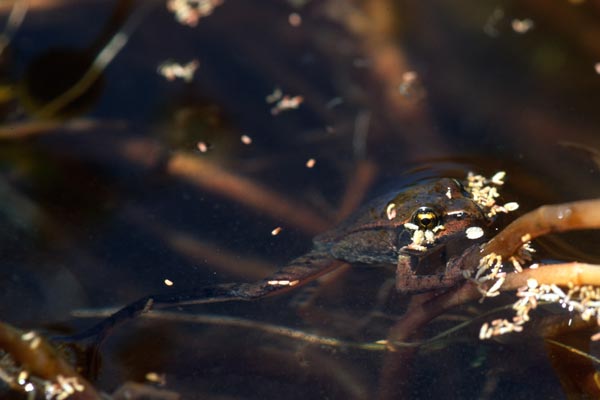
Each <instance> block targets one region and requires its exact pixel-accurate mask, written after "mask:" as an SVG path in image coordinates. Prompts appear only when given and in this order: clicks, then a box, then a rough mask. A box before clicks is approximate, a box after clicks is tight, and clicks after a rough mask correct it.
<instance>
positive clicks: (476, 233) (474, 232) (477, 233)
mask: <svg viewBox="0 0 600 400" xmlns="http://www.w3.org/2000/svg"><path fill="white" fill-rule="evenodd" d="M465 233H466V234H467V239H471V240H475V239H479V238H480V237H482V236H483V229H481V228H480V227H479V226H472V227H470V228H467V230H466V231H465Z"/></svg>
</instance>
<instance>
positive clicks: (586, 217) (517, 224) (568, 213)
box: [481, 199, 600, 257]
mask: <svg viewBox="0 0 600 400" xmlns="http://www.w3.org/2000/svg"><path fill="white" fill-rule="evenodd" d="M599 228H600V199H594V200H582V201H575V202H572V203H564V204H557V205H551V206H542V207H540V208H537V209H535V210H533V211H531V212H529V213H527V214H525V215H523V216H521V217H519V218H518V219H516V220H515V221H513V222H512V223H511V224H510V225H508V226H507V227H506V228H504V229H503V230H502V232H500V233H499V234H498V235H496V236H495V237H494V238H493V239H492V240H490V241H489V242H488V243H486V244H485V245H484V246H483V248H482V251H481V256H485V255H487V254H490V253H495V254H498V255H501V256H503V257H509V256H511V255H513V254H514V253H515V252H516V251H517V250H518V249H519V248H520V247H521V246H522V245H523V243H525V242H528V241H530V240H531V239H534V238H536V237H540V236H543V235H546V234H548V233H551V232H554V233H556V232H565V231H571V230H577V229H599Z"/></svg>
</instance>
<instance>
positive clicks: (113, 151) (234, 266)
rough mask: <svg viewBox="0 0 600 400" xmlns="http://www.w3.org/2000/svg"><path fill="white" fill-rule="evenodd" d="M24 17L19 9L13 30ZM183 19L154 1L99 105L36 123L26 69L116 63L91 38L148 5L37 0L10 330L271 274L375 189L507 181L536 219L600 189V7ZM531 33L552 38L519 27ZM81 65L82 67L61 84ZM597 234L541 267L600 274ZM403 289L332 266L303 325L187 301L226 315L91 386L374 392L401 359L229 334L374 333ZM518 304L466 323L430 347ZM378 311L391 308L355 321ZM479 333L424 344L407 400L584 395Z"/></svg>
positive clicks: (12, 175) (127, 330) (537, 360)
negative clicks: (482, 177)
mask: <svg viewBox="0 0 600 400" xmlns="http://www.w3.org/2000/svg"><path fill="white" fill-rule="evenodd" d="M172 3H176V2H169V4H170V6H171V7H172V6H173V4H172ZM200 3H202V2H200ZM210 3H211V4H212V3H213V2H210ZM15 4H18V2H17V3H15ZM11 6H12V4H10V3H7V4H6V5H1V6H0V11H1V12H2V15H3V16H5V20H6V18H8V13H9V12H10V7H11ZM166 6H167V5H166V2H164V4H163V2H161V1H156V2H153V7H154V8H153V9H152V10H150V11H149V12H148V13H147V14H146V15H144V16H143V18H141V19H140V20H139V23H138V24H137V26H136V28H135V29H133V30H131V32H130V37H129V39H130V40H129V42H128V43H127V44H126V46H125V47H123V48H122V50H121V51H120V52H119V53H118V54H116V56H115V58H114V59H113V60H112V62H111V63H110V64H109V65H108V66H107V68H106V69H105V70H103V71H104V72H103V74H104V75H103V76H104V77H103V87H102V90H101V91H98V92H97V93H96V96H97V97H96V98H95V99H93V101H91V102H87V103H85V104H83V103H79V102H78V103H77V107H74V108H73V109H71V111H70V113H68V114H66V115H63V116H62V117H64V120H63V121H57V120H55V119H47V118H46V119H44V118H41V119H40V118H35V117H34V115H35V114H36V111H39V110H38V109H37V108H36V107H40V106H39V105H38V106H33V107H32V106H31V105H28V104H29V103H28V102H27V101H25V100H24V98H28V97H27V96H29V97H31V95H27V96H25V97H23V96H24V95H23V94H22V92H20V88H23V87H29V86H28V84H29V83H31V82H33V81H32V78H31V77H30V75H31V74H28V73H27V71H32V70H34V69H35V68H34V66H35V65H38V62H39V60H40V59H42V58H43V56H42V55H43V54H45V53H46V54H47V52H49V51H51V49H53V48H55V49H56V48H61V47H64V46H73V47H75V48H77V47H78V48H86V47H87V46H89V47H90V48H92V47H93V48H94V50H92V51H91V54H92V55H97V54H98V52H99V51H101V50H99V49H100V48H102V46H100V47H98V46H95V47H94V46H90V43H96V42H100V41H99V39H98V38H99V37H103V38H104V39H105V40H104V41H102V43H106V42H107V40H110V38H114V33H115V32H116V31H118V30H119V29H120V28H121V27H123V25H122V24H124V23H125V24H126V23H127V21H131V18H132V17H131V16H132V15H136V14H135V13H136V12H138V11H139V7H140V5H139V4H134V3H133V2H128V1H118V2H108V1H104V0H97V1H93V2H76V1H48V2H30V8H29V10H28V13H27V15H26V17H25V19H24V20H23V22H22V24H21V25H19V26H18V29H16V30H15V31H14V32H12V33H11V35H10V41H9V43H8V46H7V47H6V49H5V50H4V52H3V54H2V56H3V57H2V62H3V63H4V64H3V65H2V69H1V71H2V72H1V73H2V76H1V77H0V82H2V86H1V87H0V101H2V106H1V110H2V117H3V124H2V126H0V138H1V140H2V148H1V149H0V168H1V169H0V171H1V172H2V175H1V177H0V179H1V181H0V201H1V202H2V207H0V208H1V209H2V216H1V218H2V228H1V229H0V235H1V236H0V237H1V238H2V241H1V243H2V245H1V246H2V255H3V257H2V259H3V264H4V268H2V269H1V270H2V272H1V275H0V276H1V282H3V283H2V289H1V290H0V310H1V311H2V319H3V321H5V322H8V323H12V324H14V325H16V326H19V327H20V328H23V329H36V330H38V329H44V328H47V329H50V330H52V331H53V332H54V333H56V332H57V331H63V332H73V331H77V330H79V329H81V328H83V327H86V326H89V325H90V320H88V319H84V318H74V317H72V315H71V311H73V310H75V309H78V308H97V307H107V306H113V305H116V304H124V303H128V302H130V301H132V300H135V299H137V298H140V297H142V296H144V295H147V294H149V293H160V292H169V291H180V290H186V289H191V288H194V287H199V286H203V285H207V284H213V283H217V282H228V281H253V280H256V279H260V278H263V277H265V276H266V275H267V274H268V273H269V272H271V271H273V270H275V269H276V268H277V267H278V266H281V265H283V264H284V263H285V262H287V261H289V260H290V259H292V258H294V257H296V256H298V255H300V254H303V253H304V252H305V251H306V250H307V249H309V248H310V247H311V239H312V237H313V236H315V235H316V234H318V233H320V232H322V231H324V230H325V229H327V228H328V227H331V226H333V225H334V224H335V223H337V222H339V221H341V220H344V219H345V218H346V217H348V215H350V214H351V213H352V212H353V211H354V210H356V209H357V208H358V207H359V205H360V204H362V203H363V202H364V201H365V200H368V199H370V198H373V197H374V196H377V195H378V194H380V193H383V192H385V191H388V190H390V189H393V188H396V187H401V186H406V185H409V184H412V183H414V182H417V181H419V180H421V179H423V178H430V177H436V176H452V177H464V176H465V173H466V172H467V171H469V170H473V171H477V172H481V173H485V174H487V175H489V174H491V173H493V172H495V171H497V170H506V171H507V172H508V179H507V185H506V187H505V192H504V195H505V196H506V198H507V199H509V200H516V201H518V202H519V204H520V206H521V210H522V211H521V212H525V211H528V210H531V209H533V208H535V207H537V206H539V205H542V204H552V203H559V202H566V201H573V200H578V199H584V198H593V197H598V194H599V191H600V185H599V184H598V168H599V167H598V164H597V160H596V161H594V160H595V158H594V157H595V156H594V154H597V151H598V149H599V148H600V144H599V141H598V135H597V129H598V124H599V121H598V114H597V109H596V108H597V106H596V105H597V104H598V100H599V99H598V98H597V97H598V93H600V90H598V89H600V75H598V73H597V71H596V70H595V63H597V62H598V59H600V55H599V54H598V49H597V46H596V45H595V42H596V41H595V40H592V39H590V38H595V37H597V36H598V35H596V36H594V35H593V34H590V35H588V34H586V32H595V31H596V28H595V26H596V25H597V22H598V19H599V18H600V16H599V12H598V9H597V7H596V6H595V5H594V4H593V3H592V2H582V4H575V3H574V2H564V3H561V4H553V5H552V6H548V5H544V6H540V5H539V4H537V3H536V2H533V1H529V2H523V3H519V4H518V5H517V4H515V5H504V4H482V3H479V2H475V1H471V2H469V1H464V2H460V3H459V4H452V5H449V4H442V3H441V2H434V3H431V4H430V3H428V4H427V5H425V4H421V3H419V2H410V1H409V2H400V3H398V2H390V1H387V0H378V1H371V2H366V3H360V2H354V1H349V0H348V1H322V2H311V1H307V2H303V1H300V2H292V1H290V2H282V1H266V2H261V3H260V4H256V3H254V2H244V1H241V0H226V1H225V2H223V4H221V5H219V7H217V8H214V9H213V10H212V14H210V15H204V16H202V17H201V18H200V19H198V20H197V21H196V22H197V24H196V26H194V27H190V26H184V25H181V24H179V23H178V22H177V20H176V19H175V18H174V15H173V14H171V13H170V12H169V11H168V10H167V7H166ZM129 7H131V8H129ZM114 10H125V12H123V13H121V14H120V15H121V18H122V19H121V20H120V21H119V22H117V23H109V22H106V21H111V17H110V16H111V13H113V12H116V11H114ZM296 16H299V17H301V18H300V19H298V18H297V17H296ZM515 21H518V22H520V23H523V22H524V21H532V22H533V24H532V25H531V24H530V26H529V28H528V29H526V30H523V29H520V30H519V29H517V30H515V28H514V25H515ZM564 21H569V24H565V23H564ZM103 26H106V27H107V28H105V29H103ZM125 26H127V25H125ZM519 26H521V25H519ZM107 32H108V33H107ZM60 59H61V60H63V61H64V57H60ZM167 59H176V60H182V62H184V61H186V60H193V59H197V60H198V62H199V65H198V68H197V70H196V71H195V74H194V77H193V79H192V80H191V81H190V82H186V81H181V80H175V81H172V82H171V81H167V80H165V79H164V78H163V77H162V76H160V75H158V74H157V72H156V71H157V67H158V66H159V65H161V63H162V62H163V61H165V60H167ZM36 60H37V61H36ZM59 69H60V68H59ZM42 70H44V72H49V69H47V68H42ZM76 75H79V74H77V73H75V72H73V73H71V72H67V73H66V76H67V78H69V79H67V80H66V81H65V82H67V86H68V83H72V82H73V81H75V78H76ZM44 82H47V83H48V87H50V86H51V85H50V84H51V83H52V84H54V83H57V82H55V81H54V80H53V79H52V78H44V79H43V80H42V85H43V84H44ZM277 88H280V89H281V91H282V93H283V94H289V96H290V99H291V98H294V96H302V99H303V101H302V103H301V104H299V106H298V108H297V109H290V110H286V111H284V112H280V113H277V115H273V113H272V108H273V104H270V103H268V102H267V101H266V100H265V98H266V97H267V96H269V95H270V94H272V93H273V92H274V90H275V89H277ZM98 89H99V88H98ZM63 90H64V85H63V86H61V88H60V89H59V90H58V92H60V91H63ZM54 95H55V92H53V96H54ZM51 97H52V96H51ZM46 100H48V99H46ZM38 114H39V113H38ZM67 117H68V118H67ZM244 135H245V136H246V137H250V138H251V139H252V140H251V143H245V142H244V139H242V138H243V136H244ZM199 143H205V144H206V145H207V146H206V151H205V152H201V151H199V150H198V144H199ZM311 159H312V160H315V164H314V166H313V167H312V168H308V167H307V160H311ZM517 215H518V214H517ZM510 219H511V218H506V220H505V221H500V222H501V223H506V222H508V220H510ZM276 227H282V230H281V233H279V234H278V235H276V236H274V235H272V234H271V232H272V231H273V230H274V229H275V228H276ZM596 242H597V233H595V232H585V233H581V232H579V233H572V234H568V235H557V236H551V237H548V238H545V239H544V240H541V241H540V242H539V247H538V249H539V257H540V258H541V259H554V260H573V259H577V260H580V261H588V262H597V260H598V258H599V257H600V255H599V254H598V252H597V250H596V249H595V243H596ZM536 247H537V246H536ZM390 278H393V272H392V271H391V270H390V269H388V270H386V269H377V270H376V271H373V270H371V269H361V268H356V269H352V270H349V271H347V272H346V273H344V274H340V275H336V276H334V277H332V278H331V279H330V282H328V284H327V289H326V290H325V291H324V292H322V293H321V294H320V297H319V300H318V303H317V307H316V308H315V311H313V313H312V314H311V315H304V316H298V315H297V314H295V313H294V312H293V308H291V307H290V306H289V304H290V302H292V301H295V300H296V298H295V295H294V294H289V295H286V296H283V297H278V298H272V299H268V300H266V301H264V302H260V303H257V304H243V305H238V304H229V305H211V306H202V307H194V308H186V309H185V312H186V313H189V314H191V315H198V314H200V315H205V316H211V315H212V316H221V317H222V318H221V320H217V321H214V320H213V321H212V322H211V323H207V322H208V321H206V320H205V321H203V323H199V322H198V321H194V320H193V319H192V320H187V321H181V320H177V319H175V318H173V317H172V316H169V315H165V316H163V318H162V319H158V317H157V319H143V320H139V321H135V322H132V323H129V324H127V325H126V326H124V327H122V328H119V329H117V330H115V332H114V333H113V334H112V335H111V336H110V337H109V339H108V340H107V342H106V343H105V345H104V346H103V347H102V352H101V357H102V365H101V367H100V369H99V376H98V380H97V381H95V382H94V384H95V385H96V386H97V387H98V388H99V389H101V390H103V391H107V392H112V391H113V390H114V389H115V388H116V387H118V386H119V385H121V384H123V383H124V382H126V381H128V380H136V381H144V380H145V379H146V374H147V373H148V372H153V371H154V372H157V373H160V374H165V377H166V386H165V388H166V389H168V390H171V391H173V392H176V393H179V394H180V395H181V397H182V398H195V397H197V398H224V397H231V398H261V399H264V398H275V397H280V396H281V394H282V393H285V394H286V396H287V397H291V398H296V397H297V398H322V397H332V398H357V399H360V398H372V397H373V396H374V393H377V392H378V391H379V389H380V379H381V378H380V371H381V366H382V363H383V358H384V354H383V352H382V351H371V350H366V349H354V348H350V347H347V346H327V345H323V344H321V345H315V344H310V343H308V342H307V341H306V340H297V339H294V338H290V337H287V336H285V335H279V334H276V333H273V332H265V331H264V330H260V329H255V328H253V327H252V326H245V325H243V324H237V325H236V324H229V325H228V324H227V323H225V320H226V317H231V318H238V319H239V320H244V321H253V322H256V323H259V324H260V323H263V324H264V325H262V326H263V327H264V326H284V327H287V328H290V329H295V330H297V331H299V332H303V333H305V334H306V335H308V334H314V335H317V336H319V337H326V338H334V339H337V340H342V341H349V342H358V343H364V342H369V343H372V342H374V341H375V340H379V339H384V338H385V337H387V332H388V329H389V327H390V325H391V324H392V322H393V321H394V320H395V319H396V318H397V316H398V315H400V314H401V313H402V311H403V310H404V309H405V307H406V305H407V303H408V301H409V298H408V297H407V296H402V295H399V294H396V293H394V292H393V290H390V287H389V282H388V281H389V279H390ZM165 279H168V280H170V281H172V282H173V286H169V287H167V286H165V283H164V282H165ZM392 286H393V285H392ZM512 299H513V297H511V295H510V294H507V295H505V296H500V297H499V298H495V299H486V301H485V302H484V304H483V305H479V304H469V305H467V306H465V307H464V308H462V309H457V310H454V311H452V313H451V314H446V315H444V317H443V318H440V319H439V320H436V321H435V322H434V323H432V324H431V325H429V326H427V327H426V328H425V329H424V331H423V332H422V333H421V336H422V337H424V338H427V337H433V336H435V335H436V334H439V333H440V332H442V331H444V330H446V329H449V328H451V327H454V326H456V324H457V323H458V322H460V321H464V320H469V319H472V318H474V317H476V316H477V315H480V314H481V313H482V312H484V311H485V310H490V309H492V308H494V307H496V306H501V305H506V304H510V303H511V301H512ZM488 300H489V301H488ZM373 310H376V311H377V312H378V313H379V314H378V317H377V318H373V319H370V320H369V323H368V324H366V325H362V326H361V327H362V329H361V330H357V329H355V328H356V327H357V326H358V325H359V323H360V321H363V318H364V317H365V315H367V314H368V313H369V312H371V311H373ZM176 311H178V310H176ZM186 315H187V314H186ZM478 328H479V324H478V323H474V324H473V325H472V326H469V327H467V328H465V330H463V331H460V332H459V333H458V334H455V335H452V336H449V337H447V338H445V339H444V340H441V341H439V342H436V343H435V345H432V346H429V347H425V348H423V349H422V350H421V351H420V352H419V353H418V354H417V355H416V356H415V358H414V364H413V366H412V368H411V372H412V375H411V376H410V379H409V382H410V383H409V385H408V386H407V387H405V388H404V390H407V391H406V392H405V393H408V395H407V396H409V397H415V398H438V397H441V396H442V394H443V395H444V396H447V395H448V393H456V394H455V397H457V398H504V397H507V396H509V395H512V396H517V397H528V398H561V397H562V396H564V395H563V393H564V391H567V394H568V393H573V392H569V390H571V391H575V389H573V388H572V387H569V388H567V389H565V388H562V387H561V386H560V383H559V380H558V379H557V378H556V375H555V372H554V370H553V366H552V365H550V364H549V363H548V361H547V359H546V352H545V349H544V347H543V346H544V344H543V342H542V340H540V339H539V337H538V336H536V335H535V334H532V335H530V336H526V335H515V336H514V337H506V338H505V337H503V338H501V339H500V340H499V341H489V342H480V341H479V340H478V339H477V335H478ZM526 329H529V328H526ZM531 331H532V332H537V330H536V329H535V328H531ZM572 336H575V335H572ZM583 336H585V335H583ZM585 337H586V338H589V335H587V336H585ZM522 348H528V349H530V351H528V352H527V354H524V353H523V352H522V350H521V349H522ZM558 373H559V374H561V376H563V377H564V376H565V372H560V371H559V372H558ZM432 382H435V384H434V385H432V384H431V383H432ZM563 390H564V391H563Z"/></svg>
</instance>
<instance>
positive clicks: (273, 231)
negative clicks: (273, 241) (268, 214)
mask: <svg viewBox="0 0 600 400" xmlns="http://www.w3.org/2000/svg"><path fill="white" fill-rule="evenodd" d="M281 230H282V228H281V227H280V226H278V227H277V228H275V229H273V230H272V231H271V235H273V236H277V235H279V234H280V233H281Z"/></svg>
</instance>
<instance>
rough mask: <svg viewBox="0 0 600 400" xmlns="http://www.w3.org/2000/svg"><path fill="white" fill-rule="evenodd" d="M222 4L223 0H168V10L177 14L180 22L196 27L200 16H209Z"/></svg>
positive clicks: (176, 16) (176, 17)
mask: <svg viewBox="0 0 600 400" xmlns="http://www.w3.org/2000/svg"><path fill="white" fill-rule="evenodd" d="M221 4H223V0H168V1H167V10H169V11H170V12H172V13H173V14H175V19H176V20H177V22H179V23H180V24H182V25H186V26H190V27H194V26H196V25H198V21H199V20H200V18H202V17H207V16H209V15H210V14H212V13H213V11H214V9H215V8H217V7H218V6H220V5H221Z"/></svg>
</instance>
